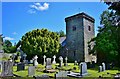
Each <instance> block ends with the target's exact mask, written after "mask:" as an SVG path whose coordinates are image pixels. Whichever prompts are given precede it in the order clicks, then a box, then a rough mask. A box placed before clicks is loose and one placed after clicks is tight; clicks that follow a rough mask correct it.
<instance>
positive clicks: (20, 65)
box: [17, 63, 25, 71]
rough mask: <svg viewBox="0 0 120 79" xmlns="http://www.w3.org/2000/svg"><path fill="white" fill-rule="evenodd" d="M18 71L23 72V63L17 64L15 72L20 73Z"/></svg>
mask: <svg viewBox="0 0 120 79" xmlns="http://www.w3.org/2000/svg"><path fill="white" fill-rule="evenodd" d="M20 70H25V64H24V63H18V64H17V71H20Z"/></svg>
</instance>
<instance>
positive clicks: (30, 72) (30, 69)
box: [28, 66, 35, 76]
mask: <svg viewBox="0 0 120 79" xmlns="http://www.w3.org/2000/svg"><path fill="white" fill-rule="evenodd" d="M34 75H35V66H29V67H28V76H34Z"/></svg>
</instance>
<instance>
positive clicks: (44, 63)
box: [43, 55, 46, 65]
mask: <svg viewBox="0 0 120 79" xmlns="http://www.w3.org/2000/svg"><path fill="white" fill-rule="evenodd" d="M43 59H44V60H43V65H46V62H45V59H46V56H45V55H44V56H43Z"/></svg>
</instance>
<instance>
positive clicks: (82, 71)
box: [79, 62, 87, 75]
mask: <svg viewBox="0 0 120 79" xmlns="http://www.w3.org/2000/svg"><path fill="white" fill-rule="evenodd" d="M79 67H80V75H84V74H87V64H86V63H85V62H81V63H80V65H79Z"/></svg>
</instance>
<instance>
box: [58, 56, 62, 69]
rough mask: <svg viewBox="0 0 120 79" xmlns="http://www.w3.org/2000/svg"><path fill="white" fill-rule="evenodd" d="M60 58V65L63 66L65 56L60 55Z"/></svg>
mask: <svg viewBox="0 0 120 79" xmlns="http://www.w3.org/2000/svg"><path fill="white" fill-rule="evenodd" d="M59 60H60V63H59V66H60V67H62V64H63V58H62V56H60V57H59Z"/></svg>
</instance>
